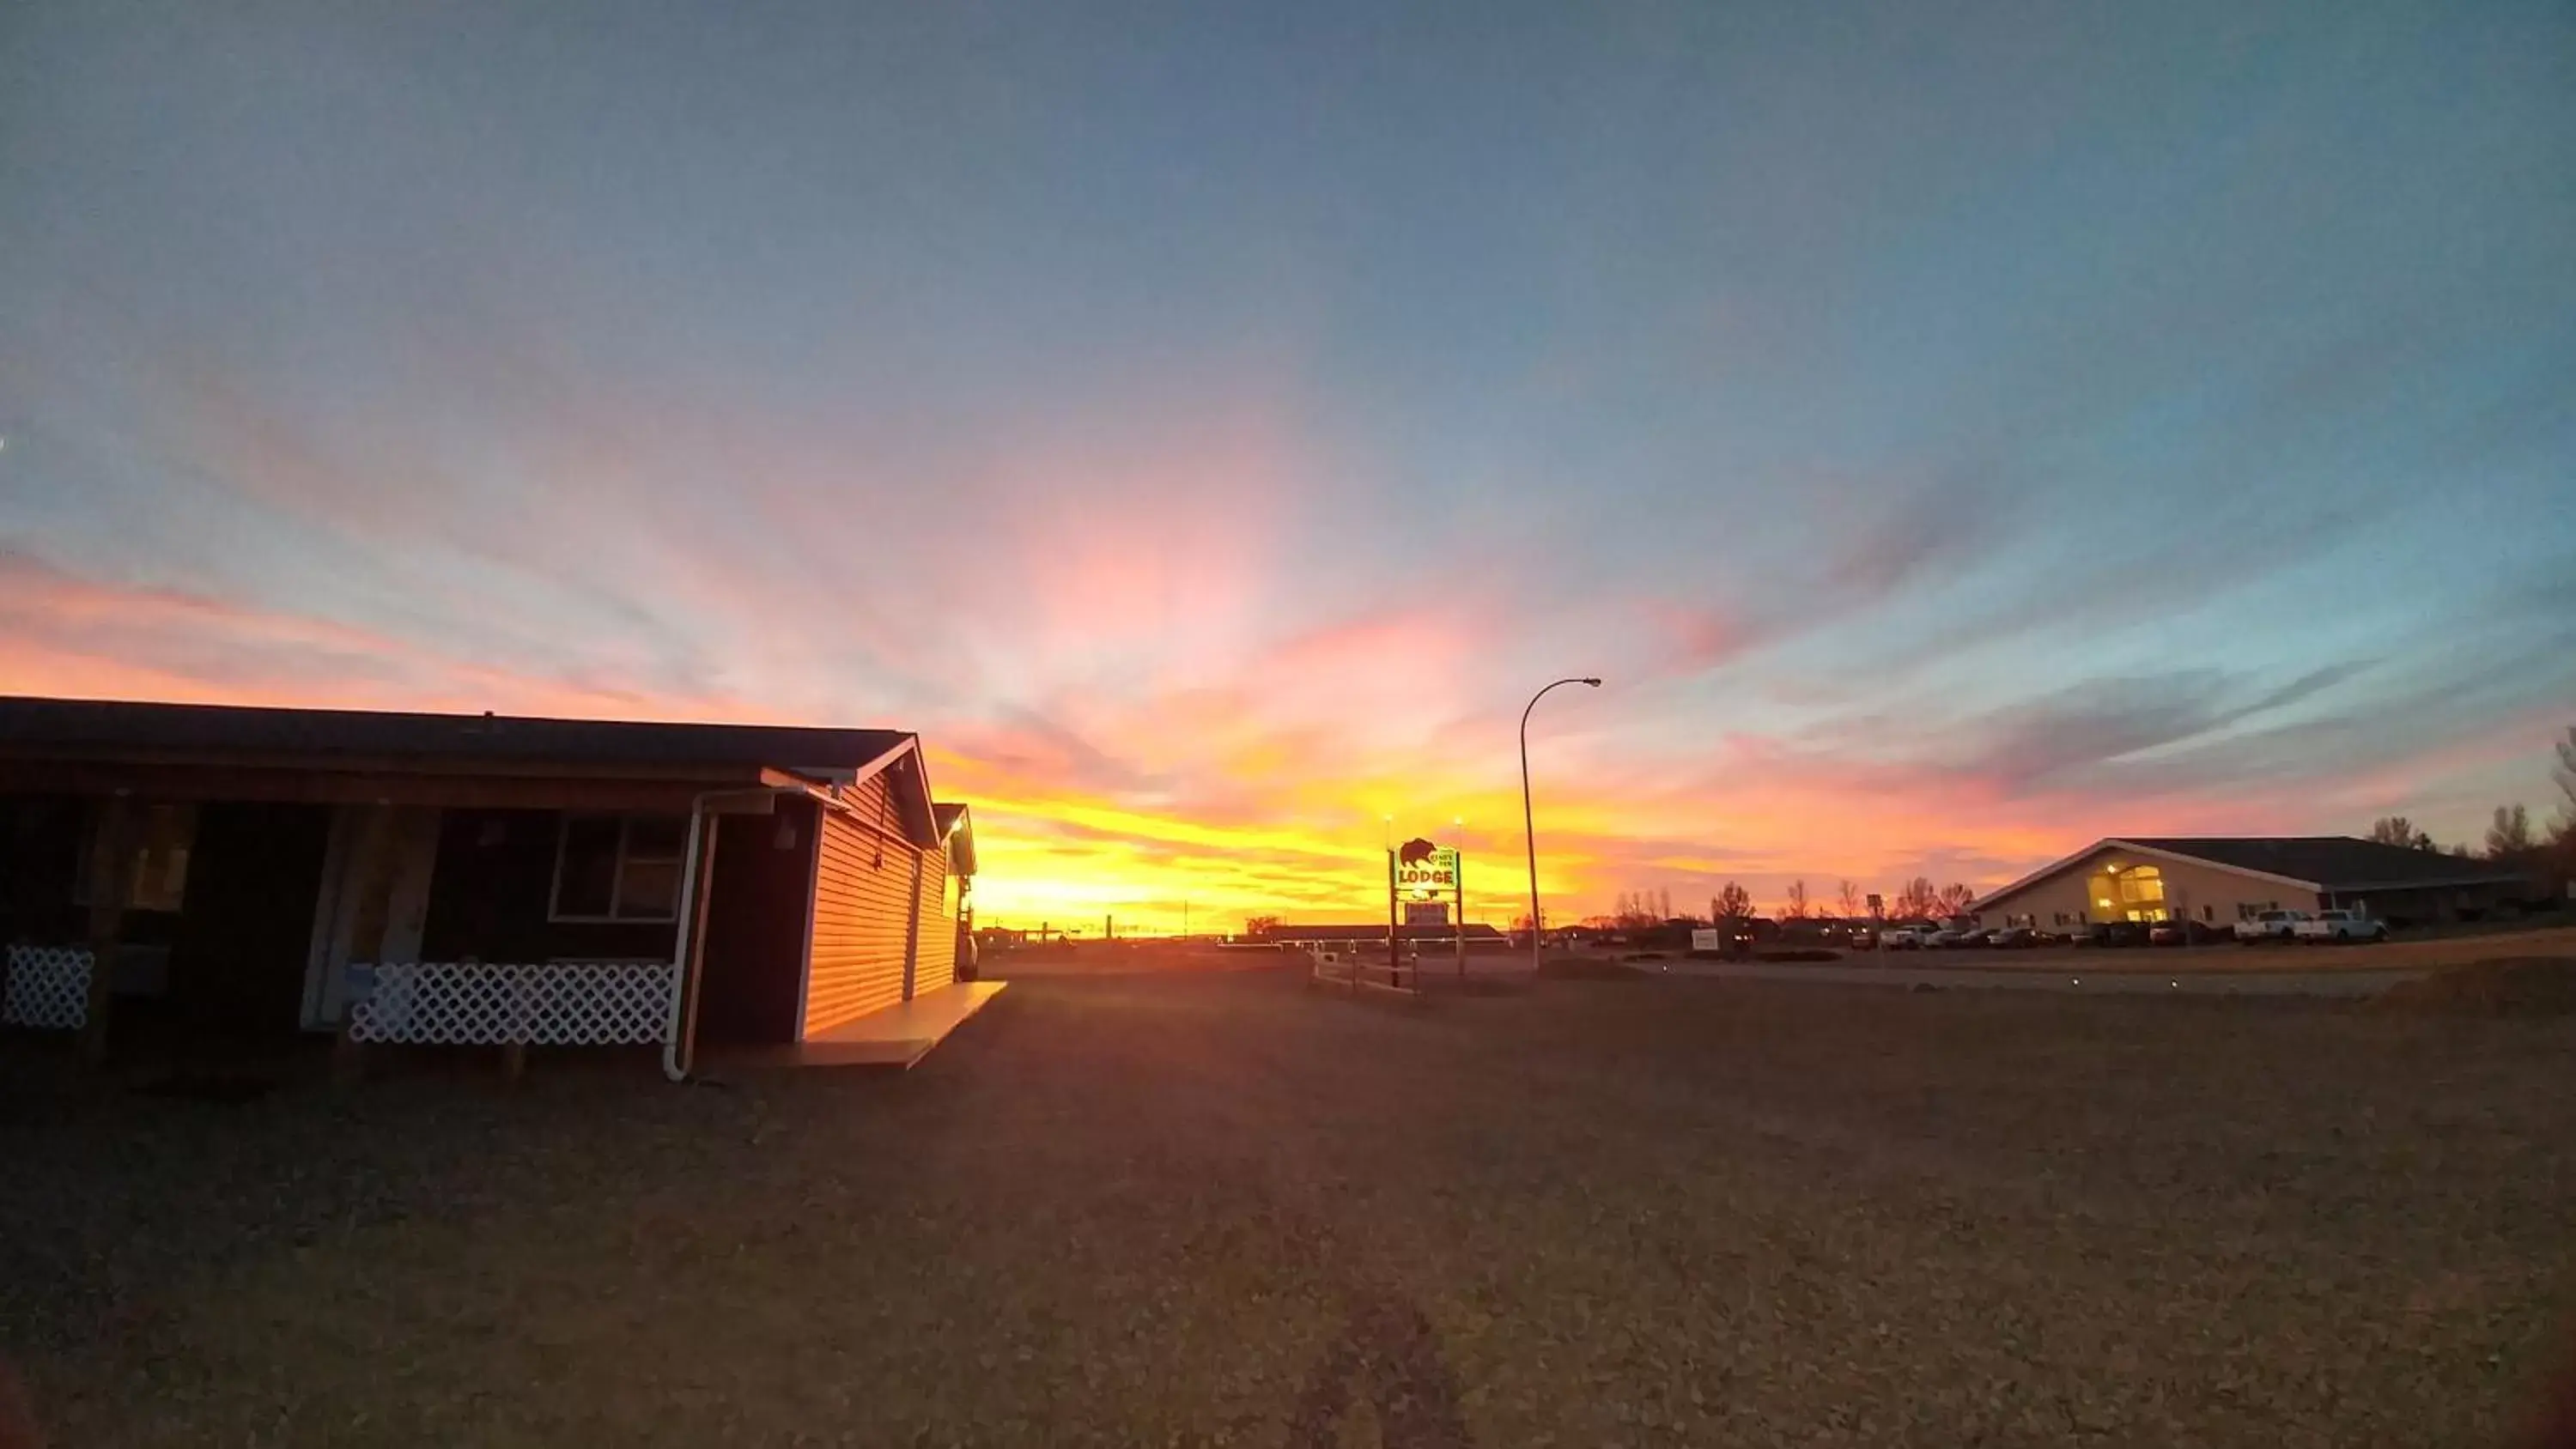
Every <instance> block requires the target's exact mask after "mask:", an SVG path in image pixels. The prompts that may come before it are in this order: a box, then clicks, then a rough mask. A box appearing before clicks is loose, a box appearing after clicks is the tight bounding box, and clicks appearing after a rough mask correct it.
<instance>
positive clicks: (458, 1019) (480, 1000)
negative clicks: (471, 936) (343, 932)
mask: <svg viewBox="0 0 2576 1449" xmlns="http://www.w3.org/2000/svg"><path fill="white" fill-rule="evenodd" d="M349 975H350V983H349V984H350V1004H349V1036H350V1038H351V1039H352V1040H354V1041H381V1042H408V1043H414V1044H422V1045H429V1044H435V1045H443V1046H507V1045H512V1044H525V1045H529V1046H640V1045H643V1044H645V1043H648V1042H658V1041H660V1040H661V1039H662V1033H663V1030H664V1029H665V1027H666V1026H667V1025H668V1023H669V1019H670V1007H671V967H670V966H669V965H668V964H666V963H663V962H659V961H552V962H544V963H539V964H530V965H500V964H486V963H483V962H477V961H403V962H385V963H382V964H379V965H374V966H352V967H350V968H349Z"/></svg>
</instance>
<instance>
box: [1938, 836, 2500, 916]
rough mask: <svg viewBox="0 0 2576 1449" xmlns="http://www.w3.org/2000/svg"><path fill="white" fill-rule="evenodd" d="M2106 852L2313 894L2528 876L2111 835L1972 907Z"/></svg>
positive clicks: (2331, 847)
mask: <svg viewBox="0 0 2576 1449" xmlns="http://www.w3.org/2000/svg"><path fill="white" fill-rule="evenodd" d="M2105 850H2122V851H2127V852H2130V853H2131V854H2135V855H2143V856H2150V857H2155V858H2160V859H2164V860H2176V861H2188V862H2191V863H2193V864H2197V865H2208V866H2215V867H2217V868H2219V869H2221V870H2231V871H2235V872H2237V873H2239V874H2242V875H2249V876H2254V877H2257V878H2260V879H2263V880H2267V881H2272V882H2276V883H2278V884H2281V885H2288V886H2297V887H2300V888H2302V889H2305V890H2313V891H2333V892H2349V891H2368V890H2412V889H2418V888H2423V887H2438V886H2465V885H2499V884H2506V883H2510V882H2514V881H2519V880H2522V879H2523V878H2524V872H2522V871H2520V870H2516V869H2513V868H2512V867H2510V866H2500V865H2498V864H2496V863H2495V862H2493V861H2482V860H2463V859H2461V858H2460V857H2458V856H2456V855H2443V854H2440V853H2438V852H2435V851H2430V850H2409V849H2407V848H2406V847H2405V846H2402V845H2382V844H2380V843H2379V842H2377V841H2374V840H2360V839H2356V838H2354V837H2352V836H2349V835H2277V836H2276V835H2230V836H2106V837H2104V838H2103V839H2100V840H2097V841H2095V842H2093V843H2092V844H2091V845H2088V846H2086V847H2084V848H2083V849H2082V850H2079V851H2077V852H2075V853H2074V854H2073V855H2070V856H2067V857H2066V858H2065V859H2063V860H2059V861H2054V862H2051V863H2050V864H2048V865H2044V866H2042V867H2040V868H2039V869H2038V870H2035V871H2032V872H2031V873H2030V874H2028V875H2026V876H2023V877H2022V878H2021V879H2019V880H2017V881H2014V882H2013V883H2012V884H2011V885H2008V886H2005V887H2004V888H2003V889H2001V890H1998V891H1995V892H1993V893H1992V894H1990V895H1988V896H1986V897H1985V898H1984V899H1982V900H1979V901H1978V902H1977V903H1976V904H1975V905H1974V906H1972V907H1970V909H1972V910H1978V911H1982V910H1985V909H1986V908H1987V907H1989V906H1991V905H1992V904H1993V903H1995V902H1996V901H1999V900H2002V899H2003V898H2004V897H2006V896H2009V895H2013V894H2016V893H2017V892H2019V891H2021V890H2023V889H2024V888H2026V887H2028V886H2030V885H2032V884H2034V883H2036V882H2038V881H2042V880H2046V879H2047V878H2049V877H2050V876H2053V875H2056V874H2057V873H2058V872H2060V871H2062V870H2065V869H2067V868H2068V867H2069V866H2073V865H2076V864H2078V863H2079V862H2082V861H2084V860H2086V859H2088V858H2090V857H2092V856H2094V855H2097V854H2100V853H2101V852H2103V851H2105Z"/></svg>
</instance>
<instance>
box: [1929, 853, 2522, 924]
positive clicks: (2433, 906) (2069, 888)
mask: <svg viewBox="0 0 2576 1449" xmlns="http://www.w3.org/2000/svg"><path fill="white" fill-rule="evenodd" d="M2529 885H2530V882H2529V879H2528V877H2527V875H2526V874H2525V873H2524V872H2522V871H2519V870H2515V869H2512V868H2510V867H2506V866H2499V865H2497V864H2495V863H2494V862H2492V861H2483V860H2464V859H2462V858H2460V857H2459V856H2455V855H2441V854H2437V853H2435V852H2433V851H2429V850H2409V849H2406V848H2405V847H2403V846H2396V845H2381V844H2378V843H2376V842H2373V841H2368V840H2356V839H2354V838H2353V837H2351V836H2348V835H2306V836H2229V837H2219V838H2209V839H2188V838H2172V837H2156V838H2147V837H2138V838H2121V837H2113V838H2110V839H2105V840H2099V841H2096V842H2094V843H2093V844H2091V845H2088V846H2086V847H2084V848H2083V849H2082V850H2079V851H2077V852H2075V853H2074V854H2073V855H2070V856H2068V857H2066V858H2065V859H2064V860H2061V861H2058V862H2056V863H2055V864H2052V865H2048V866H2044V867H2042V868H2040V869H2039V870H2036V871H2033V872H2032V873H2030V874H2029V875H2026V876H2023V877H2022V878H2021V879H2020V880H2017V881H2014V882H2013V883H2012V884H2011V885H2008V886H2005V887H2004V888H2003V889H2001V890H1999V891H1996V892H1995V893H1994V894H1992V895H1989V896H1987V897H1985V898H1984V899H1983V900H1980V901H1978V902H1977V903H1976V904H1975V905H1974V906H1972V907H1971V908H1970V909H1971V910H1973V911H1974V912H1975V913H1976V915H1977V916H1978V918H1979V919H1980V920H1982V921H1983V922H1985V923H1986V924H1988V925H2018V926H2042V927H2060V926H2081V925H2090V924H2093V923H2095V922H2098V921H2168V920H2194V921H2200V922H2203V923H2206V924H2212V925H2227V924H2230V923H2233V922H2235V921H2239V920H2244V919H2247V918H2249V917H2251V916H2253V915H2255V914H2256V913H2257V912H2260V911H2270V910H2300V911H2314V910H2332V909H2338V908H2357V909H2362V910H2367V911H2369V912H2370V913H2371V914H2372V915H2375V916H2378V917H2381V918H2382V919H2385V920H2389V921H2393V922H2397V923H2399V924H2410V923H2413V924H2420V923H2426V922H2432V921H2454V920H2463V919H2475V918H2476V917H2478V916H2480V915H2483V914H2485V913H2486V912H2488V911H2490V910H2493V909H2494V908H2495V907H2497V906H2498V905H2500V904H2503V903H2505V902H2507V901H2513V900H2517V899H2519V898H2520V897H2521V896H2522V895H2523V894H2525V893H2526V892H2527V891H2528V889H2529Z"/></svg>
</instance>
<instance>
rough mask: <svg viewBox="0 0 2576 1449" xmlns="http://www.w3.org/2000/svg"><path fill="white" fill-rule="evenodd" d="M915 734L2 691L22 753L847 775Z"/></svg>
mask: <svg viewBox="0 0 2576 1449" xmlns="http://www.w3.org/2000/svg"><path fill="white" fill-rule="evenodd" d="M914 738H915V737H914V736H913V735H912V734H911V733H910V732H908V731H904V730H881V729H813V728H806V727H801V726H780V725H734V724H660V723H648V722H642V721H633V720H574V719H544V718H535V717H529V716H521V715H495V714H479V715H478V714H397V713H389V712H377V711H372V710H350V709H270V708H254V707H247V706H241V705H220V704H149V703H138V702H133V701H125V700H97V699H40V698H33V697H27V696H0V756H15V757H18V758H31V757H77V758H82V759H92V760H97V759H119V758H146V757H158V758H168V757H173V756H186V757H190V758H218V757H226V758H230V757H257V758H262V759H273V758H279V757H286V756H301V757H309V758H314V759H316V760H326V761H327V760H341V759H366V760H370V761H387V760H390V761H410V762H421V763H431V762H441V763H457V764H472V763H486V762H489V763H508V764H514V765H536V764H562V765H585V766H601V765H627V766H649V767H666V768H685V767H688V766H707V765H713V766H751V767H759V766H767V767H770V768H773V769H779V770H786V771H789V772H791V773H794V774H799V775H806V776H810V777H814V778H819V779H833V778H841V779H846V778H849V777H851V776H853V775H864V774H866V773H868V772H869V771H870V770H872V769H873V768H875V767H877V766H880V765H882V764H884V763H885V762H886V761H887V760H888V759H889V758H890V757H892V756H894V755H896V754H897V753H898V752H900V751H901V750H902V749H903V748H904V747H905V746H906V745H908V744H911V743H913V741H914Z"/></svg>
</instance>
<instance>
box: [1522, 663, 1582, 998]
mask: <svg viewBox="0 0 2576 1449" xmlns="http://www.w3.org/2000/svg"><path fill="white" fill-rule="evenodd" d="M1557 684H1588V685H1590V686H1592V687H1593V688H1594V689H1599V688H1600V687H1601V681H1600V680H1598V679H1560V680H1558V681H1557V682H1556V684H1551V685H1549V686H1548V687H1547V689H1542V690H1540V691H1539V692H1538V693H1536V694H1533V695H1531V696H1530V702H1529V703H1528V705H1526V706H1524V707H1523V708H1522V710H1521V839H1522V840H1524V841H1526V842H1528V844H1529V875H1530V969H1531V970H1532V971H1536V970H1537V969H1538V936H1539V915H1538V827H1537V826H1536V825H1535V824H1534V823H1533V821H1532V813H1531V810H1530V782H1529V717H1530V711H1531V710H1533V709H1536V708H1538V702H1539V701H1540V700H1542V699H1545V698H1547V690H1548V689H1554V688H1556V685H1557Z"/></svg>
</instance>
